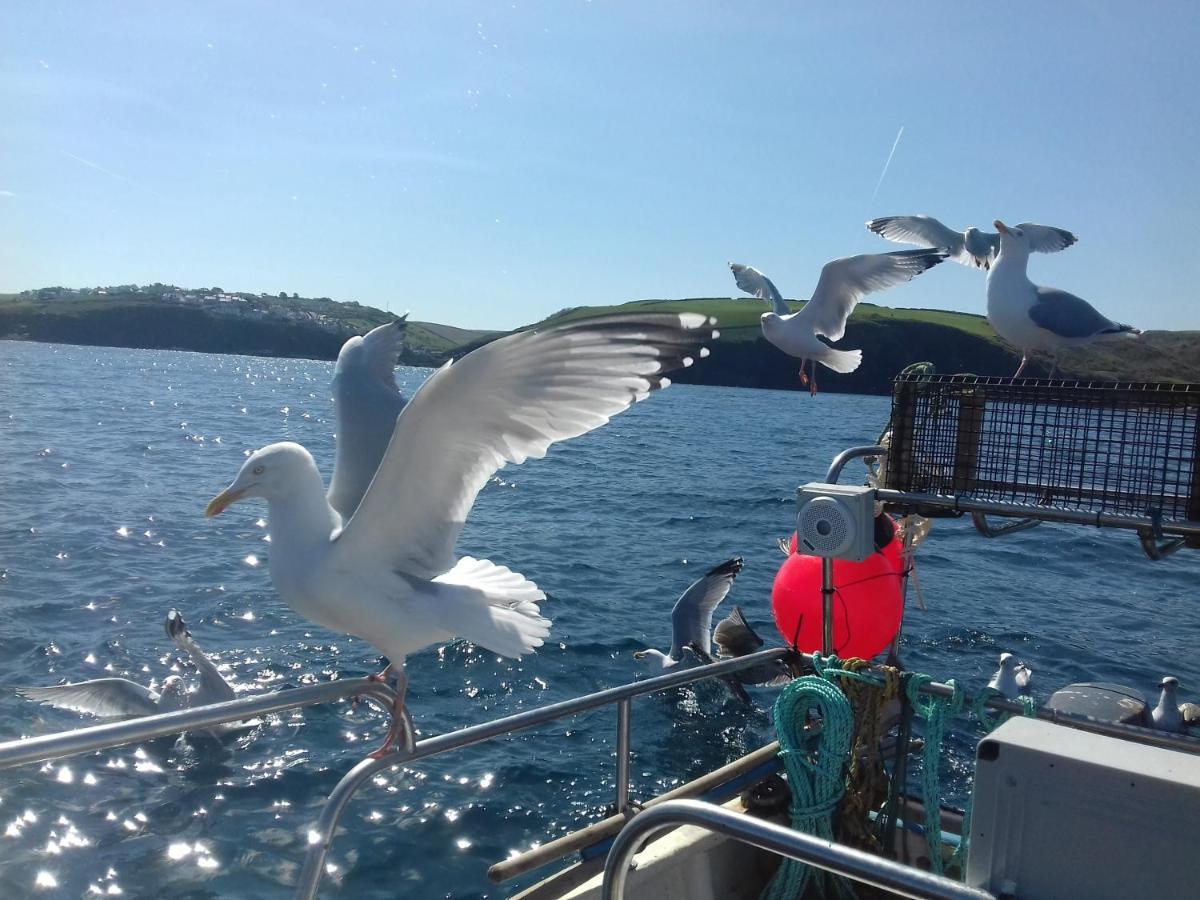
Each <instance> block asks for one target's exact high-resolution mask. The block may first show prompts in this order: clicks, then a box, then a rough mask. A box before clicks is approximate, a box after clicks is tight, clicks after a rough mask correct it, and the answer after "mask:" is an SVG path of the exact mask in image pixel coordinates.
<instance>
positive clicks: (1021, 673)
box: [988, 653, 1033, 700]
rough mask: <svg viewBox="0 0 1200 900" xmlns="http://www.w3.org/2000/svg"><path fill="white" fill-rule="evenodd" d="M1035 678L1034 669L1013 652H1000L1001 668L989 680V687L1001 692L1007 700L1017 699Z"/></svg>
mask: <svg viewBox="0 0 1200 900" xmlns="http://www.w3.org/2000/svg"><path fill="white" fill-rule="evenodd" d="M1032 680H1033V670H1032V669H1030V668H1029V667H1028V666H1027V665H1025V664H1024V663H1021V662H1017V658H1016V657H1015V656H1013V655H1012V654H1011V653H1001V654H1000V668H999V669H997V670H996V674H995V675H993V676H992V680H991V681H989V682H988V687H990V688H991V689H992V690H993V691H996V692H997V693H998V694H1000V696H1001V697H1004V698H1005V699H1006V700H1016V699H1017V695H1018V694H1020V693H1021V692H1022V691H1025V690H1026V689H1028V687H1029V683H1030V682H1031V681H1032Z"/></svg>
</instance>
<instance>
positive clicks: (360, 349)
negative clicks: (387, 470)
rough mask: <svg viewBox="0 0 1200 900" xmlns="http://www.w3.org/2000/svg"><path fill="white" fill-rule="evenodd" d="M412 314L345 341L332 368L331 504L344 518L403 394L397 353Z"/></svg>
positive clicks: (367, 478) (388, 434)
mask: <svg viewBox="0 0 1200 900" xmlns="http://www.w3.org/2000/svg"><path fill="white" fill-rule="evenodd" d="M407 316H408V313H405V314H404V315H403V316H401V317H400V318H399V319H397V320H395V321H394V322H388V323H387V324H386V325H380V326H379V327H378V328H374V329H372V330H371V331H368V332H367V333H366V334H365V335H362V336H361V337H359V336H355V337H352V338H350V339H349V340H348V341H346V343H345V344H343V345H342V349H341V352H340V353H338V358H337V365H336V366H335V367H334V370H333V409H334V413H335V414H336V416H337V443H336V445H335V447H334V456H333V477H332V478H330V479H329V495H328V496H329V505H330V506H332V507H333V508H334V509H335V510H337V512H338V514H339V515H340V516H341V517H342V519H343V521H345V520H347V519H349V518H350V517H351V516H352V515H354V510H356V509H357V508H358V504H359V502H360V501H361V500H362V497H363V494H365V493H366V492H367V486H368V485H369V484H370V483H371V479H372V478H374V477H375V470H376V469H378V468H379V463H380V461H381V460H382V459H383V454H384V452H385V451H386V450H387V445H388V441H390V440H391V439H392V431H393V429H395V427H396V416H398V415H400V411H401V410H402V409H404V403H405V399H404V396H403V395H402V394H401V393H400V388H399V386H398V385H397V384H396V358H397V356H398V355H399V353H400V347H401V345H402V344H403V343H404V333H405V329H406V328H407V327H408V320H407Z"/></svg>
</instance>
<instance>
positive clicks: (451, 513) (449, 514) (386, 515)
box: [206, 313, 718, 758]
mask: <svg viewBox="0 0 1200 900" xmlns="http://www.w3.org/2000/svg"><path fill="white" fill-rule="evenodd" d="M714 324H715V320H713V319H709V318H708V317H706V316H702V315H699V314H696V313H682V314H678V315H674V314H672V315H666V314H663V315H640V316H610V317H601V318H594V319H588V320H585V321H582V322H577V323H572V324H568V325H562V326H559V327H551V328H545V329H538V330H530V331H523V332H518V333H516V334H511V335H508V336H506V337H503V338H500V339H499V340H496V341H493V342H491V343H489V344H486V345H484V346H483V347H480V348H478V349H477V350H475V351H473V352H472V353H469V354H467V355H466V356H465V357H463V358H462V359H461V360H459V361H458V362H454V363H453V364H451V363H447V364H446V365H444V366H442V367H441V368H440V369H438V370H437V371H436V372H434V373H433V374H432V375H431V376H430V377H429V378H428V379H427V380H426V381H425V383H424V384H422V385H421V387H420V388H418V389H417V391H416V392H415V393H414V394H413V396H412V399H411V400H409V402H408V404H407V405H406V406H405V407H404V410H403V411H402V412H401V413H400V415H399V417H397V419H396V424H395V428H394V430H393V433H392V437H391V440H390V443H389V444H388V448H387V451H386V452H385V454H384V457H383V460H382V462H381V463H380V464H379V468H378V471H377V472H376V473H375V477H374V479H373V480H372V481H371V484H370V487H369V488H368V489H367V492H366V493H365V494H364V495H363V498H362V501H361V502H360V503H359V504H358V508H357V509H356V510H355V512H354V514H353V515H352V516H351V517H350V519H349V521H347V522H346V523H345V525H344V527H343V526H342V522H341V517H340V516H339V515H338V513H337V511H336V510H334V508H333V507H332V506H330V505H329V502H328V501H327V499H326V497H325V491H324V489H323V486H322V484H321V476H320V473H319V472H318V470H317V466H316V463H315V462H314V461H313V458H312V455H311V454H310V453H309V452H308V451H307V450H305V449H304V448H303V447H301V446H300V445H299V444H294V443H281V444H272V445H270V446H268V447H264V448H262V449H261V450H258V451H256V452H255V453H253V454H251V455H250V456H249V457H248V458H247V459H246V461H245V463H244V464H243V465H242V468H241V470H240V471H239V472H238V474H237V477H236V478H235V479H234V480H233V483H232V484H230V485H229V487H227V488H226V489H225V490H224V491H222V492H221V493H220V494H218V495H217V496H216V497H215V498H213V500H212V502H210V503H209V505H208V508H207V510H206V515H208V516H215V515H217V514H218V513H220V512H221V511H222V510H224V509H225V508H226V507H227V506H229V505H230V504H231V503H234V502H236V501H238V500H243V499H247V498H250V497H260V498H262V499H264V500H266V501H267V504H268V515H269V518H270V522H271V526H270V527H271V537H272V543H271V554H270V571H271V581H272V582H273V583H274V585H275V588H276V590H277V591H278V592H279V595H280V597H282V599H283V600H284V601H285V602H286V603H287V604H288V605H289V606H291V607H292V608H293V609H294V610H295V611H296V612H298V613H299V614H300V615H302V616H304V617H306V618H308V619H311V620H312V621H314V622H316V623H318V624H320V625H323V626H325V627H327V628H330V629H333V630H336V631H341V632H346V633H349V634H353V635H356V636H357V637H360V638H362V639H363V640H365V641H366V642H367V643H369V644H371V645H372V646H373V647H375V648H376V649H378V650H379V651H380V652H381V653H383V655H384V656H386V657H387V658H388V661H389V665H388V667H387V668H386V669H384V671H383V672H382V673H380V675H378V676H376V677H378V678H386V677H387V676H388V674H390V673H392V672H394V673H395V675H396V681H397V693H396V699H395V701H394V707H393V718H392V728H391V729H390V730H389V732H388V736H387V738H386V740H385V741H384V744H383V746H382V747H380V748H379V750H377V751H375V756H376V758H378V757H381V756H383V755H385V754H386V753H388V752H391V750H392V749H393V747H394V746H395V744H396V741H397V739H398V737H399V735H400V733H401V727H400V723H401V721H402V716H401V713H402V710H403V706H404V695H405V690H406V687H407V684H408V680H407V676H406V675H405V673H404V660H405V657H407V656H408V655H409V654H410V653H415V652H417V651H418V650H421V649H423V648H424V647H428V646H429V645H430V644H435V643H442V642H444V641H448V640H451V639H453V638H456V637H460V638H464V639H466V640H468V641H471V642H473V643H476V644H479V645H481V646H483V647H486V648H487V649H489V650H491V651H493V652H495V653H497V654H499V655H501V656H508V657H519V656H522V655H524V654H526V653H530V652H532V651H533V650H534V649H536V648H537V647H540V646H541V645H542V643H543V642H544V641H545V639H546V637H547V635H549V633H550V622H549V620H548V619H546V618H543V617H542V615H541V610H540V608H539V606H538V604H539V603H540V602H541V601H543V600H544V599H545V597H546V595H545V594H544V593H543V592H542V591H541V590H539V589H538V587H537V585H535V584H534V583H533V582H532V581H529V580H528V579H527V578H525V577H524V576H523V575H520V574H518V573H516V572H513V571H512V570H510V569H508V568H505V567H504V566H499V565H496V564H495V563H492V562H489V561H487V560H483V559H474V558H472V557H469V556H464V557H462V558H457V557H456V556H455V553H454V549H455V545H456V543H457V542H458V535H459V532H460V531H461V530H462V527H463V524H464V523H465V521H466V518H467V514H468V513H469V512H470V510H471V507H472V505H473V504H474V503H475V497H476V495H478V493H479V491H480V490H481V489H482V488H483V486H484V485H485V484H486V483H487V482H488V480H489V479H490V478H491V477H492V476H493V475H494V474H495V473H496V471H498V470H499V469H500V468H502V467H503V466H504V465H506V464H508V463H514V464H519V463H522V462H524V461H525V460H526V459H529V458H535V459H536V458H540V457H542V456H545V455H546V451H547V450H548V449H549V448H550V445H551V444H553V443H555V442H556V441H561V440H566V439H567V438H571V437H576V436H578V435H581V434H585V433H587V432H589V431H592V430H593V429H595V428H599V427H600V426H601V425H603V424H604V423H605V422H607V421H608V420H609V419H610V418H611V417H612V416H614V415H616V414H617V413H619V412H621V411H622V410H624V409H626V408H628V407H629V406H631V405H632V404H634V403H636V402H637V401H639V400H644V399H645V398H646V397H647V396H649V394H650V393H651V392H653V391H655V390H657V389H659V388H663V387H666V386H667V385H669V384H670V381H669V379H668V378H667V377H666V373H667V372H669V371H672V370H674V369H678V368H681V367H684V366H689V365H691V364H692V362H693V361H694V360H695V359H697V358H699V357H703V356H707V355H708V350H707V348H705V347H704V346H703V342H704V341H705V340H707V339H709V338H710V337H712V338H716V337H717V336H718V333H717V332H716V331H715V330H712V327H711V326H712V325H714Z"/></svg>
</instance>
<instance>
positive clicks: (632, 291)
mask: <svg viewBox="0 0 1200 900" xmlns="http://www.w3.org/2000/svg"><path fill="white" fill-rule="evenodd" d="M833 7H834V4H816V3H813V4H800V3H795V2H790V3H737V4H735V3H728V4H711V3H705V2H662V3H643V2H629V3H606V2H599V0H598V2H593V3H586V2H565V0H564V2H548V3H528V2H522V0H518V2H496V3H490V2H489V3H453V2H447V3H432V2H431V3H405V4H386V3H370V2H363V3H354V4H340V3H328V2H322V3H266V2H263V3H244V2H237V3H226V2H207V0H206V2H204V3H193V4H183V3H157V2H156V3H137V2H125V3H120V4H65V5H56V4H51V3H45V2H29V3H23V2H9V3H7V4H6V6H5V15H4V19H5V24H4V27H3V29H0V120H2V121H3V122H4V129H3V134H4V149H3V151H0V291H15V290H22V289H26V288H31V287H40V286H43V285H49V284H65V285H68V286H83V285H96V284H110V283H125V282H137V283H148V282H153V281H164V282H173V283H177V284H182V285H187V286H202V285H209V286H211V285H218V286H221V287H224V288H225V289H227V290H250V291H260V290H261V291H272V292H277V291H280V290H286V291H289V292H291V291H296V292H298V293H300V294H302V295H306V296H330V297H333V298H335V299H339V300H350V299H353V300H358V301H359V302H361V303H366V304H370V305H373V306H380V307H388V308H391V309H393V310H395V311H401V310H404V309H409V310H411V311H412V313H413V316H414V317H415V318H417V319H424V320H432V321H439V322H445V323H448V324H456V325H462V326H468V327H496V328H501V327H512V326H516V325H518V324H522V323H525V322H529V321H532V320H536V319H538V318H540V317H542V316H543V315H546V314H548V313H550V312H553V311H554V310H557V309H560V308H562V307H564V306H574V305H579V304H593V303H614V302H622V301H626V300H634V299H641V298H646V297H695V296H729V295H732V294H734V293H735V292H736V291H735V289H734V287H733V284H732V279H731V277H730V276H729V273H728V270H727V269H726V267H725V263H726V261H727V260H734V261H738V262H743V263H747V264H751V265H755V266H757V267H758V268H760V269H762V270H763V271H764V272H766V273H767V274H768V275H770V276H771V277H772V278H773V279H774V280H775V282H776V283H777V284H778V285H779V287H780V288H781V290H782V291H783V292H784V294H785V295H787V296H789V297H791V296H795V297H806V296H807V295H808V292H809V291H810V290H811V289H812V287H813V285H814V284H815V282H816V278H817V275H818V272H819V269H820V266H821V265H822V264H823V263H824V262H825V261H826V260H828V259H832V258H834V257H838V256H845V255H849V254H852V253H862V252H872V251H884V250H888V249H896V245H890V246H889V245H888V244H886V243H885V242H884V241H882V240H881V239H879V238H876V237H875V236H874V235H871V234H869V233H867V232H866V231H865V229H864V228H863V225H862V223H863V221H864V220H865V219H867V218H869V217H871V216H876V215H889V214H908V213H929V214H932V215H935V216H938V217H939V218H941V219H943V220H944V221H945V222H947V223H948V224H951V225H954V226H956V227H959V228H961V227H964V226H966V225H968V224H976V225H987V224H988V223H990V222H991V221H992V219H994V218H997V217H999V218H1003V219H1006V220H1012V221H1025V220H1031V221H1038V222H1043V223H1046V224H1053V225H1060V226H1063V227H1067V228H1070V229H1072V230H1074V231H1075V232H1076V233H1077V234H1078V235H1079V236H1080V242H1079V244H1078V245H1076V246H1075V247H1073V248H1071V249H1070V250H1068V251H1066V252H1064V253H1061V254H1058V255H1055V256H1035V257H1034V259H1033V261H1032V263H1031V267H1030V268H1031V274H1032V276H1033V277H1034V279H1035V280H1037V281H1039V282H1040V283H1044V284H1051V285H1054V286H1056V287H1061V288H1065V289H1067V290H1070V291H1072V292H1074V293H1077V294H1079V295H1081V296H1083V297H1085V298H1086V299H1088V300H1090V301H1092V302H1093V303H1094V304H1095V305H1096V306H1097V307H1098V308H1100V309H1101V310H1102V311H1103V312H1105V313H1107V314H1108V315H1110V316H1112V317H1113V318H1117V319H1120V320H1122V321H1127V322H1130V323H1132V324H1135V325H1139V326H1141V327H1143V328H1200V303H1198V302H1197V298H1196V296H1195V293H1194V285H1195V284H1197V282H1200V263H1198V262H1197V259H1198V258H1200V255H1198V254H1197V253H1196V252H1195V250H1194V247H1193V245H1194V234H1195V223H1196V221H1197V219H1198V218H1200V216H1198V213H1200V189H1198V188H1197V178H1196V171H1195V170H1196V161H1197V147H1198V146H1200V141H1198V138H1200V115H1198V114H1197V112H1198V111H1197V106H1198V102H1197V95H1196V86H1197V84H1200V63H1198V62H1197V59H1198V58H1200V54H1197V53H1196V52H1195V50H1196V47H1197V46H1198V45H1200V13H1198V12H1197V10H1196V7H1195V5H1194V4H1191V3H1182V2H1181V3H1146V4H1139V5H1138V6H1137V7H1136V8H1135V7H1132V6H1129V5H1127V4H1116V3H1113V4H1108V3H1090V2H1089V3H1083V2H1078V3H1069V2H1068V3H1052V4H1050V3H1036V4H1035V3H1015V2H1014V3H1004V4H982V3H978V4H977V3H957V4H949V3H940V4H906V3H895V2H891V3H863V4H838V7H839V8H837V9H834V8H833ZM901 127H903V129H904V133H903V137H902V138H901V140H900V143H899V145H898V146H897V148H896V152H895V155H894V157H893V159H892V162H891V165H890V168H889V169H888V171H887V174H886V177H885V178H884V180H883V182H882V185H881V186H880V187H879V190H878V194H877V196H876V197H875V199H874V201H873V202H872V199H871V197H872V192H873V190H874V188H875V185H876V183H877V182H878V181H879V177H880V173H881V170H882V168H883V165H884V161H885V160H886V159H887V156H888V152H889V150H890V149H891V147H892V145H893V142H894V141H895V138H896V134H897V132H898V130H899V129H900V128H901ZM873 299H874V300H876V301H878V302H882V303H885V304H888V305H894V306H929V307H938V308H946V309H961V310H968V311H976V312H982V311H983V306H984V282H983V278H982V277H981V275H980V274H979V273H977V272H974V271H969V270H967V269H965V268H962V267H960V266H955V265H953V264H947V265H943V266H941V267H939V268H938V269H936V270H934V271H932V272H930V273H928V274H927V275H925V276H923V277H921V278H919V279H917V280H916V281H914V282H913V283H911V284H909V285H906V286H904V287H902V288H899V289H897V290H894V291H892V292H890V293H888V294H885V295H876V297H874V298H873Z"/></svg>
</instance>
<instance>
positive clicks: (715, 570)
mask: <svg viewBox="0 0 1200 900" xmlns="http://www.w3.org/2000/svg"><path fill="white" fill-rule="evenodd" d="M741 571H742V558H741V557H740V556H735V557H734V558H733V559H727V560H725V562H723V563H721V564H720V565H719V566H713V567H712V568H711V569H709V570H708V571H707V572H705V573H704V574H705V575H732V576H733V577H735V578H736V577H737V575H738V573H739V572H741Z"/></svg>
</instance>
